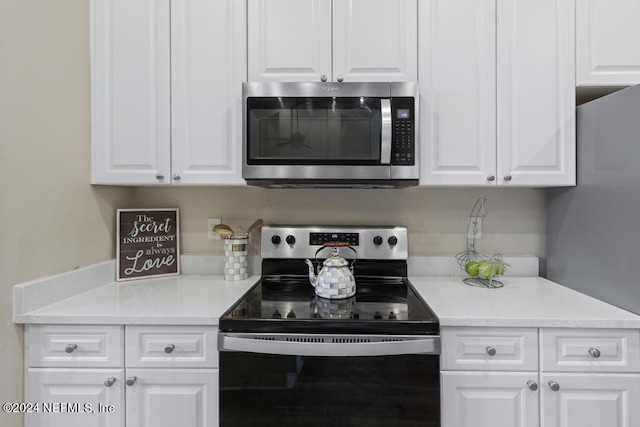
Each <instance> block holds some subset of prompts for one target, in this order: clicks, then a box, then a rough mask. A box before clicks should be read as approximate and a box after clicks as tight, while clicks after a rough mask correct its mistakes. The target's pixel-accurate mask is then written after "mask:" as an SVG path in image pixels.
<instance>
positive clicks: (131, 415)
mask: <svg viewBox="0 0 640 427" xmlns="http://www.w3.org/2000/svg"><path fill="white" fill-rule="evenodd" d="M126 377H127V380H128V381H130V380H132V379H133V378H135V382H134V383H133V384H132V385H130V386H129V385H127V401H126V403H127V417H126V422H127V427H175V426H180V427H209V426H217V425H218V371H217V370H215V369H127V375H126Z"/></svg>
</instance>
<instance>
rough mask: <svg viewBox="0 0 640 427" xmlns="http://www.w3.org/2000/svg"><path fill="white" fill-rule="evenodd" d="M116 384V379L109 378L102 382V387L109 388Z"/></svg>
mask: <svg viewBox="0 0 640 427" xmlns="http://www.w3.org/2000/svg"><path fill="white" fill-rule="evenodd" d="M115 383H116V377H109V378H107V380H106V381H105V382H104V385H105V386H106V387H111V386H113V385H114V384H115Z"/></svg>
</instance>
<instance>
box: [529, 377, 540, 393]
mask: <svg viewBox="0 0 640 427" xmlns="http://www.w3.org/2000/svg"><path fill="white" fill-rule="evenodd" d="M527 387H529V390H531V391H536V390H537V389H538V383H537V382H535V381H532V380H529V381H527Z"/></svg>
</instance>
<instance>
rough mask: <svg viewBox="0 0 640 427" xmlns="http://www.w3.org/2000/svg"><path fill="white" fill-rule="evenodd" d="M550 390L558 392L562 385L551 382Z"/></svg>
mask: <svg viewBox="0 0 640 427" xmlns="http://www.w3.org/2000/svg"><path fill="white" fill-rule="evenodd" d="M549 388H550V389H551V390H553V391H558V390H560V384H558V383H557V382H555V381H549Z"/></svg>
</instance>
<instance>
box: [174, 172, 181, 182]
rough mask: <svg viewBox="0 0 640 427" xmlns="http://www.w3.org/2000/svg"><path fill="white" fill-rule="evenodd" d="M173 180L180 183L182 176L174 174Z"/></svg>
mask: <svg viewBox="0 0 640 427" xmlns="http://www.w3.org/2000/svg"><path fill="white" fill-rule="evenodd" d="M173 180H174V181H180V175H178V174H177V173H174V174H173Z"/></svg>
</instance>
